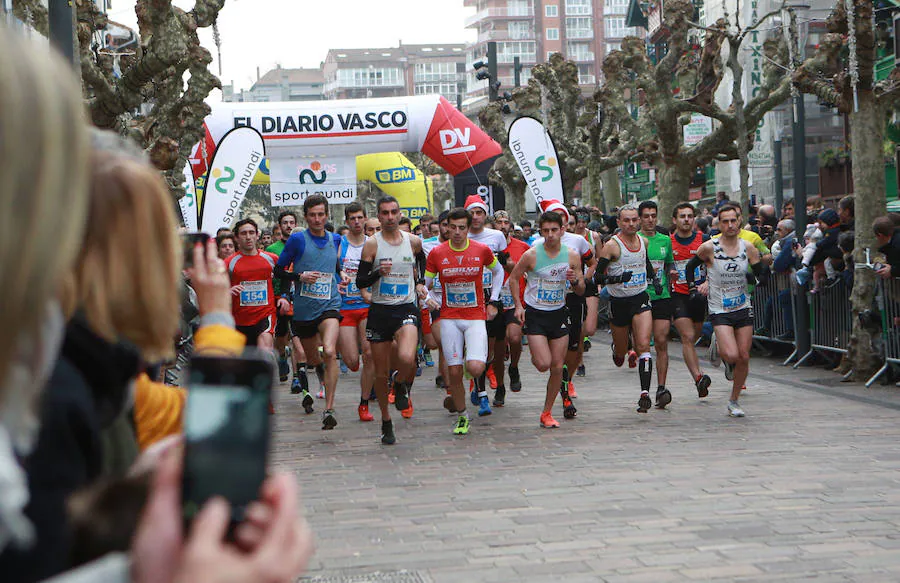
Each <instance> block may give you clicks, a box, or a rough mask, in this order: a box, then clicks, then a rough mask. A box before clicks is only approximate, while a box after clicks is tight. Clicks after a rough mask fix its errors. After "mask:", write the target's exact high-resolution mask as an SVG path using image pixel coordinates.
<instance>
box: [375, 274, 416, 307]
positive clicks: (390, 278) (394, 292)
mask: <svg viewBox="0 0 900 583" xmlns="http://www.w3.org/2000/svg"><path fill="white" fill-rule="evenodd" d="M378 293H379V295H381V297H383V298H385V299H387V300H401V299H403V298H407V297H409V277H407V276H406V275H405V274H399V273H390V274H388V275H385V276H383V277H382V278H381V279H380V280H379V283H378Z"/></svg>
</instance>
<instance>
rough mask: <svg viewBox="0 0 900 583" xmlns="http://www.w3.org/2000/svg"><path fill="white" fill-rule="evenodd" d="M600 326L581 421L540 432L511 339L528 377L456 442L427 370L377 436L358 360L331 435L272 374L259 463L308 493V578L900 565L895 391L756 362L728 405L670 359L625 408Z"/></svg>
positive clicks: (879, 575)
mask: <svg viewBox="0 0 900 583" xmlns="http://www.w3.org/2000/svg"><path fill="white" fill-rule="evenodd" d="M607 338H608V337H607V336H606V335H605V334H604V333H603V332H599V333H598V335H597V341H595V344H594V349H593V350H592V351H591V352H589V353H588V354H587V355H586V362H587V365H588V376H587V377H586V378H585V379H577V380H578V381H579V382H578V385H577V386H578V393H579V399H578V400H577V401H576V405H577V406H578V410H579V411H578V418H577V419H575V420H572V421H564V420H563V419H562V414H561V411H558V413H559V414H558V415H557V418H558V419H559V420H560V422H561V423H562V424H563V426H562V428H560V429H558V430H543V429H540V428H539V427H538V415H539V413H540V408H541V403H542V399H543V396H542V395H543V387H544V383H545V379H546V377H542V376H541V375H538V373H537V372H536V371H535V370H534V369H533V367H531V366H530V363H529V362H528V361H527V352H526V354H525V357H524V359H523V366H521V370H522V372H523V383H524V390H523V391H522V392H521V393H519V394H513V395H511V396H509V397H508V399H507V406H506V407H504V408H503V409H498V410H495V412H494V414H493V415H492V416H490V417H486V418H475V420H474V421H473V424H472V430H471V432H470V434H469V435H468V436H467V437H464V438H460V437H454V436H453V435H451V433H450V429H451V426H452V422H453V419H452V418H451V417H450V416H449V415H448V414H447V413H446V412H445V411H444V410H443V408H442V406H441V403H442V399H443V392H442V391H440V390H438V389H435V388H434V383H433V378H434V372H433V371H434V369H428V370H426V372H425V374H424V375H423V376H422V377H421V378H420V379H419V380H418V381H417V386H416V387H415V388H414V391H413V400H414V403H415V415H414V417H413V419H411V420H408V421H407V420H403V419H402V418H401V417H400V415H399V414H396V415H394V419H395V420H394V423H395V426H396V432H397V438H398V444H397V445H395V446H393V447H385V446H382V445H381V444H380V442H379V435H378V433H379V424H378V422H377V421H376V422H375V423H369V424H362V423H360V422H359V421H358V420H357V419H356V418H355V417H356V414H355V406H356V403H357V400H358V389H357V386H358V382H357V377H356V376H355V375H342V377H341V384H340V387H339V393H338V397H337V401H338V415H339V425H338V427H337V429H335V430H334V431H331V432H323V431H322V430H321V424H320V417H319V411H320V410H321V401H320V402H318V403H317V405H318V407H317V412H316V414H315V415H313V416H305V415H304V414H303V410H302V408H301V407H300V404H299V401H298V400H297V398H296V397H295V396H291V395H290V394H288V391H287V388H286V386H282V387H281V390H280V394H279V395H278V397H277V400H276V409H277V417H276V430H275V439H274V442H275V443H274V449H273V455H272V461H273V464H274V466H276V467H278V468H281V469H283V470H287V471H293V472H295V473H296V475H297V477H298V478H299V480H300V482H301V484H302V486H303V489H304V490H303V504H304V506H305V508H306V510H307V516H308V518H309V520H310V522H311V524H312V527H313V529H314V531H315V533H316V536H317V540H318V550H317V552H316V557H315V559H314V561H313V563H312V564H311V567H310V571H309V573H308V574H307V577H309V578H310V579H312V580H313V581H370V580H378V581H425V582H429V581H432V582H435V583H439V582H444V581H447V582H453V583H459V582H464V581H466V582H467V581H560V580H565V581H567V582H574V581H608V582H626V581H627V582H639V581H647V582H653V583H665V582H669V581H797V580H813V579H814V580H815V581H817V582H831V581H854V582H864V581H879V582H882V581H898V580H900V487H898V480H900V472H898V469H900V447H898V439H897V437H898V433H900V429H898V426H900V423H898V420H900V411H898V409H900V400H898V399H897V398H896V396H895V395H893V394H890V392H889V391H888V390H886V389H877V390H875V391H866V390H865V389H863V388H861V387H860V386H852V387H848V386H846V385H844V386H823V385H822V384H821V383H817V379H819V378H822V377H823V373H821V371H813V370H811V369H803V370H800V371H790V370H788V369H783V368H781V367H780V366H777V364H776V361H774V360H770V361H766V360H759V361H757V362H753V363H751V372H752V376H751V378H750V381H749V383H748V384H749V390H748V391H747V393H746V394H745V396H744V397H742V403H743V406H744V408H745V409H746V411H747V414H748V416H747V417H746V418H744V419H730V418H728V417H727V416H726V414H725V405H726V402H727V393H728V386H727V384H726V382H725V380H724V377H723V375H722V372H721V370H720V369H711V374H712V376H713V386H712V389H711V393H710V396H709V397H708V398H707V399H704V400H699V399H698V398H697V396H696V392H695V390H694V389H693V385H692V384H691V383H690V381H689V379H688V375H687V372H686V370H685V368H684V365H683V364H682V363H681V362H680V361H678V360H673V361H672V366H671V369H672V370H671V372H670V381H669V383H668V384H669V387H670V389H671V390H672V392H673V393H674V396H675V400H674V402H673V404H672V405H671V406H670V407H669V408H668V409H667V410H665V411H658V410H653V411H651V412H650V413H649V414H647V415H640V414H638V413H636V412H635V410H634V409H635V402H636V400H637V396H638V389H637V383H638V380H637V373H636V370H629V369H627V367H626V368H625V369H617V368H615V366H614V365H613V363H612V360H611V358H610V356H609V348H608V347H607V346H606V345H605V344H603V343H604V342H606V341H607ZM673 348H674V349H675V351H676V352H678V353H680V345H679V344H677V343H676V344H674V346H673ZM829 374H830V373H829ZM824 378H825V379H830V378H836V377H830V376H828V375H827V374H826V375H824ZM472 413H474V412H472Z"/></svg>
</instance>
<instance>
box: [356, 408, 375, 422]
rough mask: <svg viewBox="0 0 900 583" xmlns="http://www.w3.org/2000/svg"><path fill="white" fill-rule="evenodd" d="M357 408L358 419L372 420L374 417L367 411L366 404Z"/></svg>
mask: <svg viewBox="0 0 900 583" xmlns="http://www.w3.org/2000/svg"><path fill="white" fill-rule="evenodd" d="M357 410H358V411H359V420H360V421H373V420H374V419H375V418H374V417H372V414H371V413H369V406H368V405H360V406H359V408H358V409H357Z"/></svg>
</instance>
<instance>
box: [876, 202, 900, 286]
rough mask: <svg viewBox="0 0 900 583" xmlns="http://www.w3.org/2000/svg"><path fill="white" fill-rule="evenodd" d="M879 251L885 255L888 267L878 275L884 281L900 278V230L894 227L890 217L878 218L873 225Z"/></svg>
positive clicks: (883, 268)
mask: <svg viewBox="0 0 900 583" xmlns="http://www.w3.org/2000/svg"><path fill="white" fill-rule="evenodd" d="M872 230H873V231H874V232H875V240H876V241H878V250H879V251H880V252H881V253H884V256H885V258H886V260H887V265H885V266H883V267H882V268H880V269H879V270H878V271H877V272H876V273H878V275H880V276H881V277H882V278H884V279H888V278H891V277H900V229H898V228H897V227H895V226H894V221H892V220H891V218H890V217H878V218H877V219H875V221H874V222H873V223H872Z"/></svg>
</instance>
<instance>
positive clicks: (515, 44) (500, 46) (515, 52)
mask: <svg viewBox="0 0 900 583" xmlns="http://www.w3.org/2000/svg"><path fill="white" fill-rule="evenodd" d="M536 50H537V49H536V47H535V43H534V41H511V42H500V43H497V62H498V63H512V62H513V57H519V59H521V60H522V61H524V62H530V63H533V62H534V60H535V55H536Z"/></svg>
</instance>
